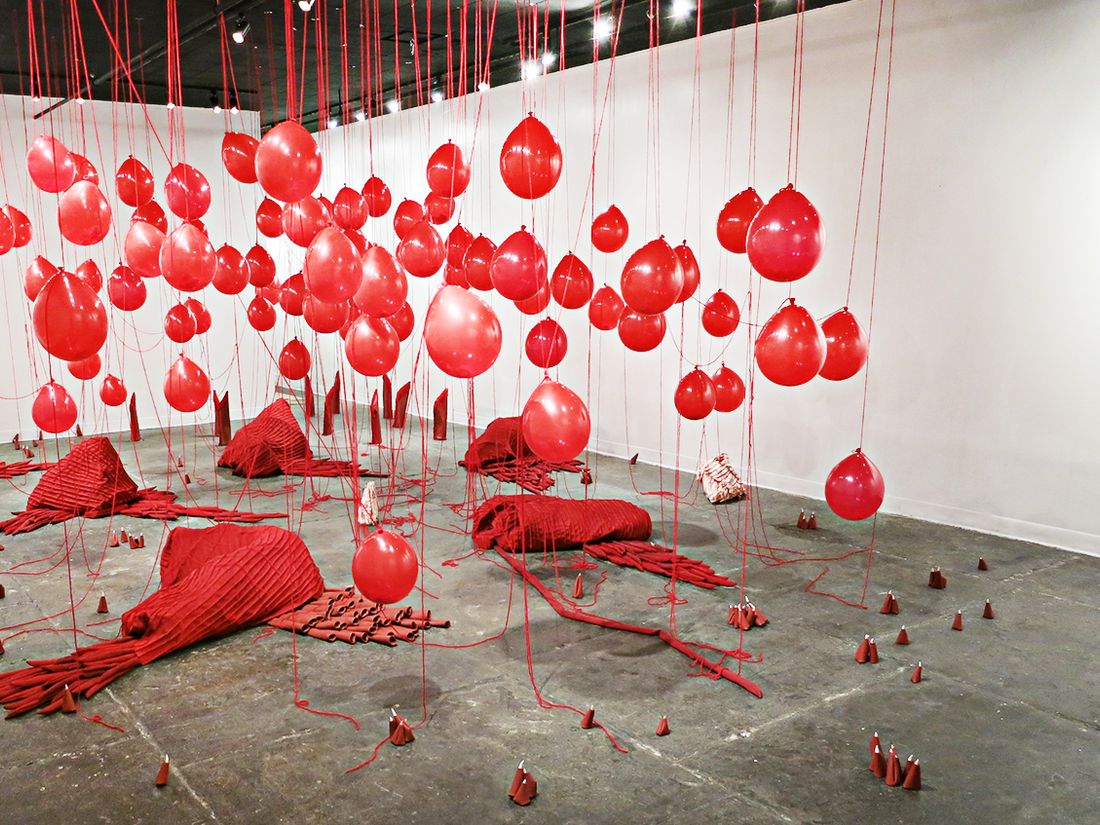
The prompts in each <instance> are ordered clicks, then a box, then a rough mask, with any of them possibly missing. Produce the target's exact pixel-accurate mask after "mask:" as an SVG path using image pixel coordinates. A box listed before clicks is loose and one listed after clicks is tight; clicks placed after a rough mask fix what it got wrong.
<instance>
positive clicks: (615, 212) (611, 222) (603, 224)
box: [592, 205, 630, 252]
mask: <svg viewBox="0 0 1100 825" xmlns="http://www.w3.org/2000/svg"><path fill="white" fill-rule="evenodd" d="M629 235H630V226H629V224H627V222H626V215H624V214H623V213H622V210H621V209H619V207H617V206H614V205H612V206H609V207H608V208H607V211H606V212H601V213H600V214H599V215H597V216H596V219H595V220H593V221H592V245H593V246H594V247H596V249H598V250H600V252H617V251H618V250H620V249H622V248H623V245H624V244H625V243H626V239H627V237H629Z"/></svg>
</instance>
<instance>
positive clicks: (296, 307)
mask: <svg viewBox="0 0 1100 825" xmlns="http://www.w3.org/2000/svg"><path fill="white" fill-rule="evenodd" d="M305 298H306V279H305V276H304V275H302V273H301V272H295V273H294V274H293V275H291V276H290V277H289V278H287V279H286V280H285V281H283V283H282V286H280V287H279V306H281V307H282V308H283V312H285V313H286V314H287V315H294V316H300V315H301V314H302V311H303V309H302V306H303V302H304V301H305Z"/></svg>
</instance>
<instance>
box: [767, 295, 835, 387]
mask: <svg viewBox="0 0 1100 825" xmlns="http://www.w3.org/2000/svg"><path fill="white" fill-rule="evenodd" d="M756 363H757V365H759V367H760V371H761V372H762V373H764V377H766V378H767V379H768V380H769V381H774V382H775V383H776V384H782V385H783V386H785V387H797V386H798V385H799V384H805V383H806V382H807V381H809V380H810V379H811V378H813V377H814V376H815V375H817V374H818V372H820V371H821V367H822V365H823V364H824V363H825V336H824V335H822V334H821V330H820V329H819V328H818V326H817V324H816V323H814V319H813V316H811V315H810V313H809V312H807V311H806V310H805V309H804V308H803V307H800V306H798V305H797V304H795V302H794V298H791V302H790V303H789V304H787V305H786V306H784V307H782V308H781V309H780V310H779V311H778V312H776V313H775V315H773V316H772V317H771V318H769V319H768V322H767V323H766V324H764V326H763V328H761V330H760V335H759V336H758V337H757V339H756Z"/></svg>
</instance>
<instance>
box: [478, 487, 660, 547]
mask: <svg viewBox="0 0 1100 825" xmlns="http://www.w3.org/2000/svg"><path fill="white" fill-rule="evenodd" d="M652 530H653V523H652V522H651V521H650V519H649V513H647V512H646V511H645V510H643V509H642V508H641V507H638V506H636V505H634V504H630V503H629V502H626V501H619V500H617V499H589V500H588V501H574V500H572V499H566V498H556V497H554V496H493V497H492V498H490V499H488V500H487V501H486V502H485V503H484V504H482V505H481V506H480V507H478V508H477V510H476V511H475V512H474V525H473V537H474V543H475V544H476V545H477V546H478V547H480V548H482V549H483V550H487V549H489V548H490V547H496V548H498V549H501V550H507V551H508V552H511V553H524V552H529V553H537V552H540V551H542V552H545V551H547V550H574V549H579V548H581V547H582V546H584V545H586V544H594V543H596V542H601V541H642V540H645V539H647V538H649V535H650V533H651V532H652Z"/></svg>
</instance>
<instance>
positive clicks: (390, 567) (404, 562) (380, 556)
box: [351, 530, 420, 604]
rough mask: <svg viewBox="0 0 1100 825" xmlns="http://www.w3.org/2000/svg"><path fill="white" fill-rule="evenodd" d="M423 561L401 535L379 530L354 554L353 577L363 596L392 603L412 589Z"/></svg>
mask: <svg viewBox="0 0 1100 825" xmlns="http://www.w3.org/2000/svg"><path fill="white" fill-rule="evenodd" d="M419 572H420V562H419V560H418V559H417V558H416V552H415V551H414V550H413V549H412V546H411V545H410V544H409V543H408V542H407V541H406V540H405V539H404V538H402V537H401V536H399V535H397V534H396V533H391V532H389V531H388V530H378V531H376V532H373V533H371V534H370V535H369V536H367V538H366V539H364V540H363V542H362V543H361V544H360V545H359V546H358V547H357V548H356V550H355V555H354V556H352V558H351V578H352V581H354V582H355V587H356V589H357V590H358V591H359V592H360V593H361V594H362V595H363V598H365V599H367V600H369V601H372V602H378V603H379V604H393V603H394V602H399V601H401V600H402V599H404V598H405V597H406V596H408V595H409V593H411V592H412V589H413V586H414V585H415V584H416V578H417V576H418V575H419Z"/></svg>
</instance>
